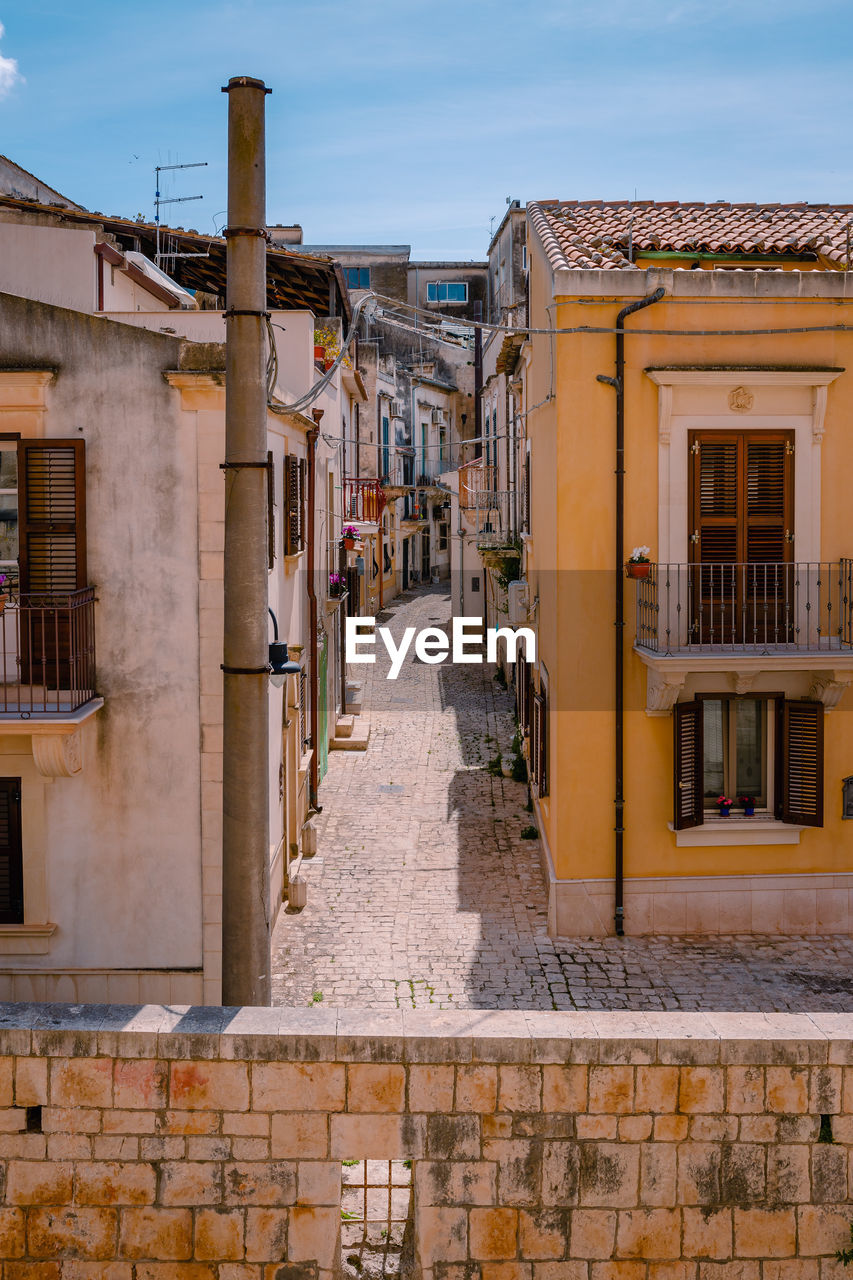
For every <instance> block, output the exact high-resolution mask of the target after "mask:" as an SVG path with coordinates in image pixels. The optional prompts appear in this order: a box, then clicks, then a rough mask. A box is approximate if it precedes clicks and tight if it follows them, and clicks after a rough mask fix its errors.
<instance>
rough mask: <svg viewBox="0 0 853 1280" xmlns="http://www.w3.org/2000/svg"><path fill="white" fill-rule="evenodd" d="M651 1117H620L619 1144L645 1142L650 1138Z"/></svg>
mask: <svg viewBox="0 0 853 1280" xmlns="http://www.w3.org/2000/svg"><path fill="white" fill-rule="evenodd" d="M652 1123H653V1117H652V1116H620V1118H619V1141H620V1142H647V1141H648V1140H649V1138H650V1137H651V1136H652Z"/></svg>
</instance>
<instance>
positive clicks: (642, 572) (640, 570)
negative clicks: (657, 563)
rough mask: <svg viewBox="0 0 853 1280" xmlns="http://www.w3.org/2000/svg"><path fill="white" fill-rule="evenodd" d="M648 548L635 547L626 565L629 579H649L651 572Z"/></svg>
mask: <svg viewBox="0 0 853 1280" xmlns="http://www.w3.org/2000/svg"><path fill="white" fill-rule="evenodd" d="M651 567H652V566H651V561H650V560H649V548H648V547H634V550H633V551H632V552H631V554H630V556H629V557H628V561H627V563H626V565H625V572H626V574H627V575H628V577H629V578H647V577H648V576H649V571H650V570H651Z"/></svg>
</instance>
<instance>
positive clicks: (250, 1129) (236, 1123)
mask: <svg viewBox="0 0 853 1280" xmlns="http://www.w3.org/2000/svg"><path fill="white" fill-rule="evenodd" d="M222 1132H223V1133H226V1134H230V1135H233V1136H234V1137H235V1138H236V1137H239V1138H266V1137H269V1132H270V1117H269V1115H268V1114H267V1113H266V1112H257V1113H256V1112H254V1111H234V1112H228V1111H226V1112H225V1114H224V1115H223V1117H222Z"/></svg>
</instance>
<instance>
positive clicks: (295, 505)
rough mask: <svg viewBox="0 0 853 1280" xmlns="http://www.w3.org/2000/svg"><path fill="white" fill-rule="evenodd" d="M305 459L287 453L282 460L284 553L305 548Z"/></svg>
mask: <svg viewBox="0 0 853 1280" xmlns="http://www.w3.org/2000/svg"><path fill="white" fill-rule="evenodd" d="M305 523H306V522H305V459H304V458H297V457H295V456H294V455H293V454H288V456H287V457H286V458H285V460H284V554H285V555H286V556H295V555H297V554H298V553H299V552H300V551H302V550H304V548H305Z"/></svg>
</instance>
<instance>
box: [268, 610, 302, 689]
mask: <svg viewBox="0 0 853 1280" xmlns="http://www.w3.org/2000/svg"><path fill="white" fill-rule="evenodd" d="M268 612H269V615H270V617H271V618H272V625H273V640H272V643H271V644H270V648H269V664H270V684H272V685H274V686H275V688H276V689H280V688H281V686H282V685H283V684H284V682H285V680H286V679H287V677H288V676H298V675H299V673H300V671H301V670H302V668H301V667H300V665H299V663H298V662H293V661H291V660H290V659H289V658H288V656H287V645H286V644H284V642H283V641H281V640H279V638H278V621H277V619H276V616H275V614H274V613H273V611H272V609H269V611H268Z"/></svg>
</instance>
